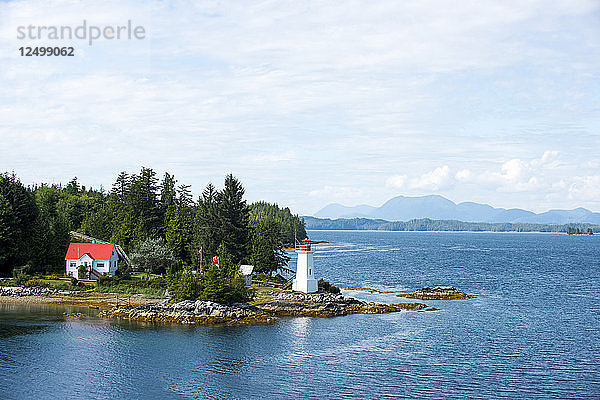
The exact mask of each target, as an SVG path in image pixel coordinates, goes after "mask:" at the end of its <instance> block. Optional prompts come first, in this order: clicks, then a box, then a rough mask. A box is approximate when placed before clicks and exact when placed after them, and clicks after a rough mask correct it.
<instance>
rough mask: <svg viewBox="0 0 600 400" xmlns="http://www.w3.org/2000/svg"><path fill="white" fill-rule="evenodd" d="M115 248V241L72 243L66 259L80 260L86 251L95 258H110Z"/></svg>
mask: <svg viewBox="0 0 600 400" xmlns="http://www.w3.org/2000/svg"><path fill="white" fill-rule="evenodd" d="M114 248H115V244H114V243H71V244H69V249H68V250H67V255H66V256H65V260H79V259H80V258H81V257H83V256H84V255H85V254H86V253H87V254H89V255H90V257H92V258H93V259H94V260H108V259H110V256H111V254H112V252H113V249H114Z"/></svg>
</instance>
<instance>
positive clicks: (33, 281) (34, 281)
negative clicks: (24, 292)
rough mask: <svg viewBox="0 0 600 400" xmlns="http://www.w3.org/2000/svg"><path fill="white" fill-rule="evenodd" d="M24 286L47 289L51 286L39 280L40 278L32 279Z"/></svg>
mask: <svg viewBox="0 0 600 400" xmlns="http://www.w3.org/2000/svg"><path fill="white" fill-rule="evenodd" d="M23 286H26V287H32V286H43V287H47V286H49V285H48V284H47V283H46V282H44V281H43V280H41V279H39V278H32V279H29V280H28V281H27V282H25V284H24V285H23Z"/></svg>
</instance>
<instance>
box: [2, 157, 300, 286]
mask: <svg viewBox="0 0 600 400" xmlns="http://www.w3.org/2000/svg"><path fill="white" fill-rule="evenodd" d="M244 193H245V189H244V187H243V185H242V183H241V182H240V181H239V180H238V179H236V178H235V177H234V176H233V175H231V174H229V175H227V176H226V177H225V180H224V183H223V187H222V188H221V189H217V188H216V187H215V186H213V185H212V184H210V183H209V184H208V185H207V186H206V188H205V189H204V191H203V192H202V194H201V195H200V196H199V198H197V199H194V198H193V196H192V194H191V189H190V185H186V184H181V183H178V181H177V179H176V178H175V177H174V176H173V175H171V174H169V173H165V174H164V176H163V177H162V179H159V177H158V176H157V174H156V172H155V171H154V170H153V169H151V168H145V167H142V168H141V170H140V172H139V173H137V174H136V173H134V174H128V173H126V172H121V173H120V174H119V175H118V176H117V178H116V180H115V182H114V183H113V185H112V188H111V189H110V190H109V191H106V190H104V189H103V188H100V189H94V188H91V187H90V188H86V187H85V186H82V185H81V184H80V183H79V181H78V179H77V178H73V179H72V180H71V181H70V182H69V183H68V184H67V185H65V186H63V185H47V184H40V185H33V186H29V187H26V186H24V185H23V184H22V183H21V181H20V180H19V179H18V177H17V176H16V175H14V174H9V173H2V174H0V274H2V275H5V276H6V275H10V274H11V272H12V270H13V269H14V268H16V267H19V266H22V265H25V264H27V265H29V266H30V267H31V269H32V270H33V271H38V272H59V273H62V272H63V271H64V255H65V253H66V249H67V247H68V243H69V242H70V241H71V238H70V234H69V232H70V231H77V232H80V233H83V234H86V235H89V236H92V237H95V238H98V239H102V240H104V241H107V242H111V243H116V244H119V245H120V246H121V247H123V248H124V249H125V251H126V252H128V253H129V252H131V253H136V252H138V250H139V248H140V246H142V244H143V243H144V241H148V240H160V241H162V242H164V244H165V245H166V247H168V249H169V250H170V252H171V253H172V256H173V259H174V260H175V261H178V262H180V263H181V265H187V266H191V267H195V266H198V265H199V263H200V257H202V259H203V261H204V263H205V264H206V263H207V262H210V260H212V257H213V256H215V255H219V254H221V255H222V256H223V257H226V258H227V260H228V261H227V262H228V263H230V264H231V265H239V264H240V263H252V264H253V265H255V270H256V271H257V272H265V273H273V272H275V271H277V270H280V269H282V268H284V267H285V265H286V263H287V260H288V259H287V257H286V256H285V253H284V251H283V249H284V246H286V245H290V244H292V242H293V238H294V236H296V237H297V238H298V239H303V238H305V237H306V230H305V227H304V221H303V220H302V219H300V218H299V217H298V215H294V214H292V213H291V211H290V210H289V208H280V207H279V206H278V205H277V204H269V203H266V202H258V203H254V204H247V202H246V200H245V199H244ZM200 249H201V250H202V252H201V254H200V253H199V250H200Z"/></svg>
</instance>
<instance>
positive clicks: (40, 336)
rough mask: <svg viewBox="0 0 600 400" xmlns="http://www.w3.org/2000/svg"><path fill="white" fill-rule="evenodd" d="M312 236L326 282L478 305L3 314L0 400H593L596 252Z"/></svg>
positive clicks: (518, 241) (445, 238)
mask: <svg viewBox="0 0 600 400" xmlns="http://www.w3.org/2000/svg"><path fill="white" fill-rule="evenodd" d="M311 237H313V238H314V239H317V240H321V239H322V240H328V241H329V242H331V243H330V244H329V245H328V246H327V247H326V248H327V250H328V252H327V253H325V252H323V253H322V254H321V255H320V257H321V258H320V259H319V263H318V266H316V268H317V272H318V275H323V276H327V277H329V278H330V280H331V281H332V282H333V283H335V284H339V285H341V286H372V287H375V288H380V289H388V290H390V289H391V290H393V289H394V288H396V289H398V288H402V289H403V290H407V289H408V290H413V289H416V288H420V287H422V286H435V285H438V284H439V285H444V284H451V285H455V286H457V287H458V288H460V289H463V290H464V291H466V292H469V293H475V294H477V295H478V297H477V298H476V299H472V300H465V301H454V302H441V301H430V302H428V304H430V305H432V306H435V307H438V308H440V311H438V312H435V313H416V312H402V313H395V314H385V315H349V316H346V317H338V318H282V319H280V320H279V321H278V322H277V323H275V324H272V325H265V326H241V327H228V326H221V327H193V326H157V325H152V324H139V323H134V322H128V321H121V322H115V321H107V320H101V319H98V318H96V317H95V314H94V312H93V311H90V310H86V309H75V308H69V309H67V308H60V307H54V306H43V305H42V306H33V305H29V306H13V305H0V332H1V333H0V399H3V400H4V399H7V400H11V399H30V398H33V399H55V398H74V399H88V398H93V399H132V398H133V399H137V398H157V399H175V398H177V399H178V398H188V399H222V398H227V399H230V398H231V399H255V398H261V399H281V398H308V399H328V398H363V399H373V398H392V397H400V398H402V397H404V398H450V399H452V398H455V399H462V398H482V399H497V398H509V399H513V398H514V399H521V398H526V399H548V398H572V399H594V398H599V396H598V393H600V367H599V361H598V360H599V358H600V357H599V356H600V346H599V345H598V343H600V332H599V330H598V326H600V298H599V297H598V296H597V293H598V291H600V265H599V262H600V261H599V260H600V238H587V237H567V236H556V235H509V234H503V235H495V234H468V233H465V234H443V233H414V232H413V233H398V232H395V233H393V232H392V233H390V232H314V233H311ZM336 250H352V251H336ZM456 266H461V268H456ZM358 295H360V296H363V297H364V298H367V299H377V300H381V299H385V300H386V301H393V300H394V296H393V295H385V296H384V295H369V294H366V293H362V292H361V293H358ZM378 296H381V297H378ZM386 296H387V297H386ZM63 312H83V313H86V317H85V318H68V317H65V316H64V315H63Z"/></svg>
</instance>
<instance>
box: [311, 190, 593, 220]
mask: <svg viewBox="0 0 600 400" xmlns="http://www.w3.org/2000/svg"><path fill="white" fill-rule="evenodd" d="M315 217H320V218H376V219H384V220H387V221H409V220H411V219H420V218H430V219H434V220H457V221H465V222H488V223H506V222H508V223H532V224H571V223H589V224H600V213H594V212H592V211H590V210H586V209H585V208H581V207H580V208H576V209H574V210H550V211H546V212H544V213H540V214H536V213H534V212H531V211H527V210H522V209H520V208H511V209H505V208H494V207H492V206H490V205H488V204H480V203H473V202H464V203H459V204H456V203H454V202H453V201H451V200H448V199H447V198H445V197H443V196H438V195H431V196H419V197H407V196H398V197H394V198H392V199H390V200H388V201H387V202H385V204H383V205H382V206H381V207H373V206H368V205H359V206H354V207H347V206H344V205H341V204H337V203H334V204H329V205H327V206H325V207H324V208H322V209H321V210H319V211H318V212H317V213H315Z"/></svg>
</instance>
